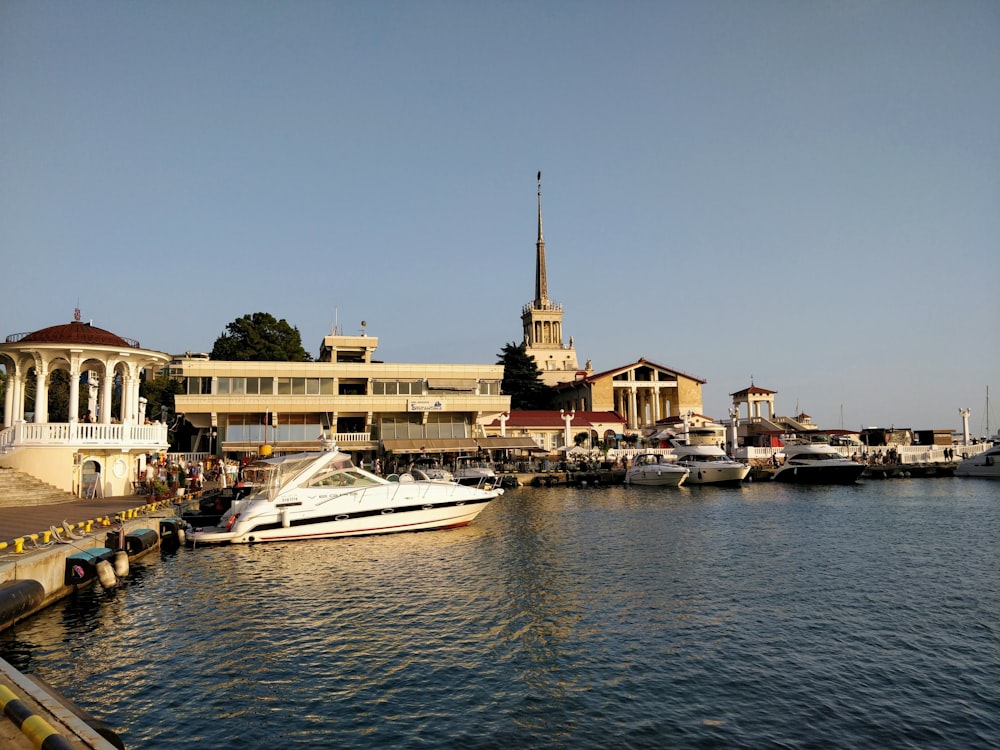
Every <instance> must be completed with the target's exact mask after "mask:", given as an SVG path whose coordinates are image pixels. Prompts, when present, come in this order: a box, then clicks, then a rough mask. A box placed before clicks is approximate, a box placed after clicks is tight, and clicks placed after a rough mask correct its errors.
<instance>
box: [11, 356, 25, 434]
mask: <svg viewBox="0 0 1000 750" xmlns="http://www.w3.org/2000/svg"><path fill="white" fill-rule="evenodd" d="M24 379H25V374H24V373H23V372H21V368H18V370H17V373H16V374H15V376H14V382H13V386H14V395H13V397H12V398H11V417H10V423H11V424H16V423H18V422H23V421H24ZM7 387H8V388H10V387H11V381H10V377H9V376H8V378H7Z"/></svg>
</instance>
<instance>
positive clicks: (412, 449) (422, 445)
mask: <svg viewBox="0 0 1000 750" xmlns="http://www.w3.org/2000/svg"><path fill="white" fill-rule="evenodd" d="M382 447H383V448H384V449H385V450H387V451H392V452H393V453H457V452H458V451H475V450H478V449H479V446H478V445H477V444H476V440H475V438H416V439H407V440H383V441H382Z"/></svg>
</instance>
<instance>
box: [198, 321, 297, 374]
mask: <svg viewBox="0 0 1000 750" xmlns="http://www.w3.org/2000/svg"><path fill="white" fill-rule="evenodd" d="M211 356H212V359H219V360H224V361H229V362H248V361H249V362H311V361H312V355H310V354H309V352H307V351H306V350H305V349H303V348H302V336H301V335H300V334H299V329H298V328H295V327H294V326H291V325H289V324H288V322H287V321H286V320H285V319H284V318H282V319H281V320H275V318H274V316H273V315H271V314H270V313H262V312H258V313H254V314H253V315H244V316H243V317H242V318H237V319H236V320H234V321H233V322H232V323H230V324H229V325H227V326H226V332H225V333H223V334H222V335H221V336H219V338H217V339H216V340H215V346H213V347H212V355H211Z"/></svg>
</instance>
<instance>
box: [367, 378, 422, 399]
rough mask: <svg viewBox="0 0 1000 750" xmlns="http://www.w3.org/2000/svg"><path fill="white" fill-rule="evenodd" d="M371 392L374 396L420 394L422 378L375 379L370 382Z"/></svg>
mask: <svg viewBox="0 0 1000 750" xmlns="http://www.w3.org/2000/svg"><path fill="white" fill-rule="evenodd" d="M372 394H373V395H375V396H422V395H423V394H424V384H423V381H422V380H376V381H375V382H373V383H372Z"/></svg>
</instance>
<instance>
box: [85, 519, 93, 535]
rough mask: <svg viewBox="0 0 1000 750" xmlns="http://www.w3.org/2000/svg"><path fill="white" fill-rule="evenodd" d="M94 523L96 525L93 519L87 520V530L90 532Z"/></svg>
mask: <svg viewBox="0 0 1000 750" xmlns="http://www.w3.org/2000/svg"><path fill="white" fill-rule="evenodd" d="M93 525H94V522H93V521H92V520H90V521H87V523H86V524H84V529H85V530H86V532H87V533H88V534H89V533H90V530H91V526H93Z"/></svg>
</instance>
